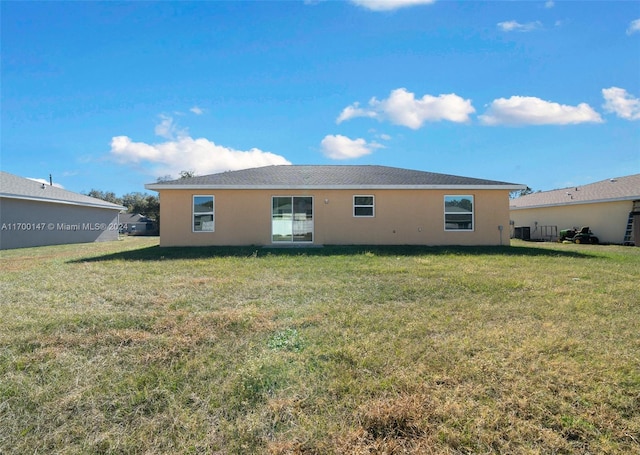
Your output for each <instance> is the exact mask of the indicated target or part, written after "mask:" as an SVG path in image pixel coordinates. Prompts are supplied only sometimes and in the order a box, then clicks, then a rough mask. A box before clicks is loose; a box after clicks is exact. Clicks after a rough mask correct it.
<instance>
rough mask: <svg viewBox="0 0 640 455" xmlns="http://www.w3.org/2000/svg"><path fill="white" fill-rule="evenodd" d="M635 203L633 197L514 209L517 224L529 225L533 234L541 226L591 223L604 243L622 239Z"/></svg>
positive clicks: (537, 236)
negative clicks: (626, 199)
mask: <svg viewBox="0 0 640 455" xmlns="http://www.w3.org/2000/svg"><path fill="white" fill-rule="evenodd" d="M632 207H633V203H632V201H618V202H600V203H596V204H574V205H565V206H558V207H543V208H537V209H517V210H516V209H514V210H511V219H512V220H513V222H514V225H515V226H530V227H531V238H532V239H536V238H539V230H538V231H536V222H537V223H538V226H545V225H547V226H557V227H558V233H560V231H561V230H562V229H569V228H572V227H578V228H581V227H583V226H589V227H590V228H591V231H592V232H593V234H594V235H595V236H596V237H598V239H599V240H600V242H602V243H622V242H623V240H624V231H625V228H626V226H627V220H628V219H629V212H630V211H631V209H632Z"/></svg>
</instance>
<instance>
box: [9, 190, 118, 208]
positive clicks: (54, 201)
mask: <svg viewBox="0 0 640 455" xmlns="http://www.w3.org/2000/svg"><path fill="white" fill-rule="evenodd" d="M0 198H7V199H19V200H25V201H35V202H50V203H52V204H63V205H77V206H80V207H92V208H99V209H108V210H117V211H118V212H121V211H123V210H127V208H126V207H125V206H123V205H116V206H113V205H102V204H91V203H87V202H78V201H67V200H63V199H48V198H40V197H34V196H22V195H16V194H6V193H0Z"/></svg>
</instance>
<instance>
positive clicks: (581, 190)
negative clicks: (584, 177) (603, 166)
mask: <svg viewBox="0 0 640 455" xmlns="http://www.w3.org/2000/svg"><path fill="white" fill-rule="evenodd" d="M633 200H640V174H635V175H628V176H626V177H616V178H613V179H608V180H602V181H600V182H595V183H590V184H588V185H583V186H572V187H568V188H561V189H558V190H551V191H541V192H538V193H532V194H527V195H526V196H521V197H519V198H516V199H512V200H511V202H510V208H511V209H513V210H518V209H525V208H527V209H528V208H536V207H549V206H558V205H571V204H589V203H595V202H605V201H609V202H613V201H633Z"/></svg>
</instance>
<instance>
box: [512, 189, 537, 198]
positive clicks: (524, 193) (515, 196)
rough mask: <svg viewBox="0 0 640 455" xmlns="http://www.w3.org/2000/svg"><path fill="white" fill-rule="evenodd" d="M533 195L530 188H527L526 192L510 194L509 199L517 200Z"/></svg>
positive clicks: (520, 191)
mask: <svg viewBox="0 0 640 455" xmlns="http://www.w3.org/2000/svg"><path fill="white" fill-rule="evenodd" d="M531 193H533V190H532V189H531V188H529V187H527V188H525V189H524V190H519V191H511V192H510V193H509V199H516V198H519V197H520V196H526V195H527V194H531Z"/></svg>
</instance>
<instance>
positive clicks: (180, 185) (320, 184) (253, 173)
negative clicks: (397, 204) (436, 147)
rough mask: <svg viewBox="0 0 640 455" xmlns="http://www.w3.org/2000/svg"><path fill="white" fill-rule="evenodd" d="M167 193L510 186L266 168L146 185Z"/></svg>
mask: <svg viewBox="0 0 640 455" xmlns="http://www.w3.org/2000/svg"><path fill="white" fill-rule="evenodd" d="M145 188H147V189H150V190H164V189H445V188H446V189H508V190H517V189H524V188H526V187H525V186H524V185H518V184H514V183H507V182H497V181H493V180H484V179H476V178H470V177H460V176H456V175H447V174H436V173H433V172H423V171H415V170H410V169H400V168H395V167H386V166H289V165H282V166H265V167H258V168H252V169H243V170H240V171H228V172H222V173H219V174H211V175H203V176H197V177H190V178H186V179H178V180H172V181H168V182H159V183H151V184H147V185H145Z"/></svg>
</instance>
